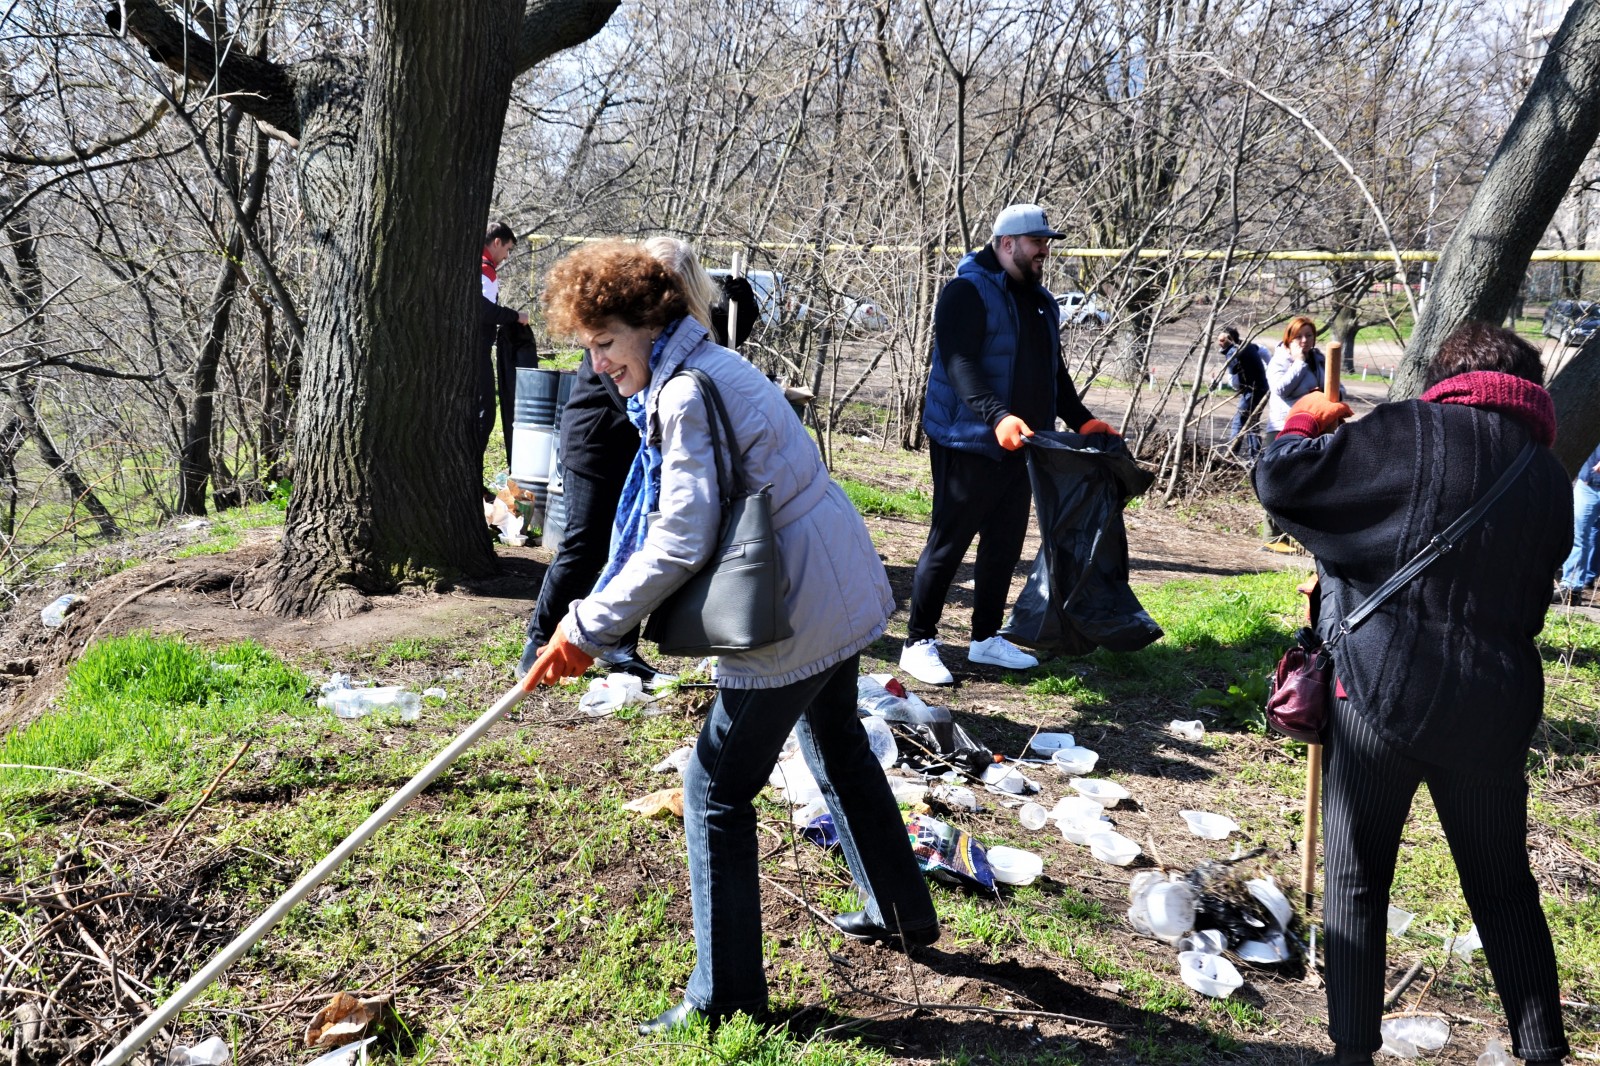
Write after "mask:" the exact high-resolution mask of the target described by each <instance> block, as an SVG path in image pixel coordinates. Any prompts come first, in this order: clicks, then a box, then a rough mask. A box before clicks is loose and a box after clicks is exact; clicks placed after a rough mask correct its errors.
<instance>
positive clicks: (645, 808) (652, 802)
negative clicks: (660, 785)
mask: <svg viewBox="0 0 1600 1066" xmlns="http://www.w3.org/2000/svg"><path fill="white" fill-rule="evenodd" d="M622 809H623V810H625V811H633V812H634V813H636V814H642V815H644V816H645V817H646V818H660V817H661V816H662V815H663V814H671V815H673V816H674V817H677V818H682V817H683V789H681V788H664V789H662V790H661V791H659V792H652V793H650V794H649V795H648V796H640V797H639V798H638V799H636V800H629V801H628V802H627V803H624V804H623V805H622Z"/></svg>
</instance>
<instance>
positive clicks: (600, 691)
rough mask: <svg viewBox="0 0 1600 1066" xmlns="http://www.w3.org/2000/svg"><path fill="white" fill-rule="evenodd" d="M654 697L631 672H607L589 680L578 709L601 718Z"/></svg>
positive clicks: (650, 701) (651, 701) (639, 705)
mask: <svg viewBox="0 0 1600 1066" xmlns="http://www.w3.org/2000/svg"><path fill="white" fill-rule="evenodd" d="M655 699H656V697H655V696H654V695H652V694H650V693H648V692H646V691H645V690H644V682H643V681H641V680H639V679H638V678H637V677H634V676H633V675H632V674H607V675H606V676H605V677H597V678H595V679H594V680H593V681H590V682H589V691H588V692H585V693H584V694H583V698H582V699H580V700H579V701H578V710H580V711H582V712H583V713H584V714H587V715H589V716H590V717H593V718H602V717H604V716H605V715H608V714H615V713H616V712H617V711H620V710H622V709H623V708H624V707H642V706H644V705H646V704H648V703H653V702H655Z"/></svg>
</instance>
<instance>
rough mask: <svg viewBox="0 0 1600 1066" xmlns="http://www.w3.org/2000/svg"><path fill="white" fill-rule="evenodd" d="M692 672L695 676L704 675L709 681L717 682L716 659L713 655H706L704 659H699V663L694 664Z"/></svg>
mask: <svg viewBox="0 0 1600 1066" xmlns="http://www.w3.org/2000/svg"><path fill="white" fill-rule="evenodd" d="M694 672H695V673H697V674H704V675H705V676H706V677H707V678H709V679H710V680H711V681H713V682H715V681H716V680H717V657H716V656H715V655H708V656H706V657H705V658H704V659H701V660H700V661H699V662H697V663H695V664H694Z"/></svg>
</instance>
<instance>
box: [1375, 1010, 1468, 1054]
mask: <svg viewBox="0 0 1600 1066" xmlns="http://www.w3.org/2000/svg"><path fill="white" fill-rule="evenodd" d="M1378 1031H1379V1032H1380V1033H1381V1034H1382V1035H1383V1050H1384V1051H1386V1052H1388V1053H1389V1054H1391V1055H1393V1056H1395V1057H1396V1058H1400V1059H1414V1058H1417V1057H1418V1056H1419V1055H1420V1054H1421V1053H1422V1052H1424V1051H1438V1050H1439V1049H1440V1048H1442V1047H1444V1045H1445V1043H1446V1042H1447V1041H1449V1039H1450V1023H1449V1022H1447V1021H1445V1020H1444V1019H1443V1018H1419V1017H1414V1016H1413V1017H1406V1018H1387V1019H1385V1020H1384V1022H1383V1024H1382V1025H1381V1026H1379V1028H1378Z"/></svg>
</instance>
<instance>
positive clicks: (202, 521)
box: [174, 518, 215, 1054]
mask: <svg viewBox="0 0 1600 1066" xmlns="http://www.w3.org/2000/svg"><path fill="white" fill-rule="evenodd" d="M210 525H211V520H210V519H208V518H191V519H189V521H187V522H185V523H183V525H181V526H179V527H178V528H179V529H181V530H182V531H183V532H185V533H192V532H194V531H195V530H197V529H205V528H207V527H209V526H210ZM213 1039H215V1038H213ZM199 1046H200V1045H199V1044H196V1045H195V1047H199ZM174 1054H176V1052H174Z"/></svg>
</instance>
